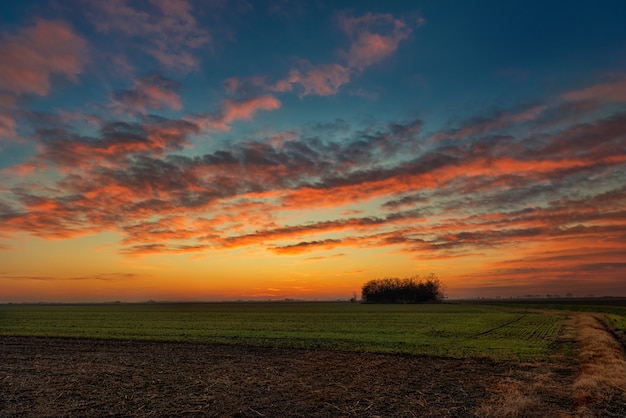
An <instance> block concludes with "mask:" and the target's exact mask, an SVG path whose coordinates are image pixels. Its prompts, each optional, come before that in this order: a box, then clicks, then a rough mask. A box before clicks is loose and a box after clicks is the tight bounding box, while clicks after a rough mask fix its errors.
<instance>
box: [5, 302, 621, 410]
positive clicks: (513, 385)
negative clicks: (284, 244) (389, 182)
mask: <svg viewBox="0 0 626 418" xmlns="http://www.w3.org/2000/svg"><path fill="white" fill-rule="evenodd" d="M559 306H560V307H559V308H558V309H554V308H552V309H551V308H550V307H549V306H545V305H544V306H539V305H521V304H518V305H516V304H505V305H502V304H498V305H489V304H437V305H361V304H348V303H214V304H102V305H44V304H41V305H0V417H2V416H75V415H80V416H100V415H123V416H162V415H168V416H441V417H443V416H459V417H461V416H485V417H487V416H492V417H500V416H501V417H505V416H511V417H513V416H581V417H582V416H623V414H624V413H625V412H626V397H625V396H624V393H625V391H626V373H622V371H626V362H624V358H623V357H624V353H623V349H622V347H621V346H620V345H619V344H618V343H617V342H616V341H615V339H614V338H613V337H612V336H611V335H610V333H609V332H608V329H610V328H611V327H612V325H611V323H613V324H614V325H615V324H617V325H619V324H622V323H623V320H624V315H623V313H624V312H623V309H624V308H622V307H595V308H592V307H589V306H569V307H568V308H566V309H564V308H563V307H562V306H561V305H559ZM597 312H603V313H601V314H599V313H597ZM603 338H607V342H605V343H602V344H596V343H597V342H598V341H602V339H603ZM611 343H614V344H615V347H612V349H611V350H612V351H610V352H608V351H606V350H605V349H606V347H608V346H610V345H611ZM603 350H604V351H603ZM605 351H606V352H605ZM603 356H604V357H603ZM594 362H599V363H601V364H596V363H594ZM602 365H604V366H602ZM606 365H610V370H607V369H606ZM602 367H604V368H602ZM622 375H625V377H623V378H622ZM598 376H601V378H599V377H598Z"/></svg>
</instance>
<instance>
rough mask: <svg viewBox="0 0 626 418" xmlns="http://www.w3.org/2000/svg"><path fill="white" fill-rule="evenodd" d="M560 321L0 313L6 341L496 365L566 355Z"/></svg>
mask: <svg viewBox="0 0 626 418" xmlns="http://www.w3.org/2000/svg"><path fill="white" fill-rule="evenodd" d="M565 319H566V316H564V315H563V314H561V313H557V312H555V313H537V312H533V311H528V310H526V309H524V308H521V309H518V308H509V307H499V306H484V305H469V304H438V305H361V304H348V303H206V304H103V305H0V335H20V336H55V337H88V338H113V339H139V340H155V341H179V342H203V343H220V344H246V345H254V346H267V347H289V348H322V349H332V350H349V351H369V352H385V353H406V354H417V355H427V356H447V357H458V358H468V357H488V358H494V359H521V360H531V359H547V358H549V357H550V356H551V355H553V354H555V353H556V352H557V351H559V350H561V351H563V350H564V349H566V348H567V347H566V345H564V344H558V343H557V340H558V335H559V332H560V330H561V328H562V325H563V323H564V321H565Z"/></svg>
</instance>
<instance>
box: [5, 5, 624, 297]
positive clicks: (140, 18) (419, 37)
mask: <svg viewBox="0 0 626 418" xmlns="http://www.w3.org/2000/svg"><path fill="white" fill-rule="evenodd" d="M625 21H626V7H625V6H624V3H623V1H622V0H616V1H610V0H603V1H585V0H582V1H576V2H558V1H547V2H546V1H545V0H541V1H535V0H524V1H516V0H513V1H505V2H503V1H499V0H498V1H496V0H493V1H490V0H480V1H478V0H477V1H445V0H444V1H440V0H437V1H435V0H430V1H429V0H423V1H419V0H416V1H394V0H390V1H385V2H380V1H365V0H364V1H358V0H355V1H324V0H318V1H315V0H312V1H289V0H273V1H252V0H249V1H245V0H228V1H226V0H223V1H222V0H110V1H100V0H49V1H36V0H24V1H20V2H2V4H1V5H0V57H2V58H1V60H0V302H38V301H54V302H103V301H114V300H120V301H145V300H181V301H182V300H188V301H199V300H230V299H243V300H270V299H284V298H294V299H311V300H313V299H318V300H325V299H335V298H346V299H347V298H350V297H352V296H353V295H354V294H357V295H359V294H360V289H361V286H362V285H363V284H364V283H365V282H367V281H368V280H372V279H377V278H383V277H409V276H415V275H419V276H421V277H425V276H428V275H429V274H431V273H434V274H436V275H437V276H438V277H439V279H440V280H441V281H442V283H443V284H444V286H445V293H446V295H447V297H449V298H451V299H454V298H469V297H497V296H500V297H518V296H525V295H541V296H545V295H561V296H565V295H568V294H570V295H574V296H589V295H595V296H626V25H625V24H624V22H625Z"/></svg>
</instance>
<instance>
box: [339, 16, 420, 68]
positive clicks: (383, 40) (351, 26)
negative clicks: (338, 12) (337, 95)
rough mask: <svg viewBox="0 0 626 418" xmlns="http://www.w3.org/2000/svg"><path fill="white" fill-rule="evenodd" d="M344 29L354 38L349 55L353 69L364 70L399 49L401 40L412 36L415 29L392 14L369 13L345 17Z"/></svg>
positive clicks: (346, 53) (342, 20)
mask: <svg viewBox="0 0 626 418" xmlns="http://www.w3.org/2000/svg"><path fill="white" fill-rule="evenodd" d="M341 26H342V28H343V30H344V31H345V32H346V33H347V34H348V36H350V38H351V39H352V45H351V46H350V49H349V50H348V52H345V53H344V55H345V58H346V60H347V62H348V65H349V66H350V67H352V68H358V69H363V68H365V67H369V66H370V65H373V64H376V63H378V62H380V61H382V60H384V59H385V58H387V57H388V56H389V55H391V54H393V53H394V52H395V51H396V50H397V49H398V45H399V43H400V41H402V40H404V39H406V38H408V37H409V35H410V34H411V32H412V29H411V28H410V27H409V26H408V25H407V24H406V23H405V22H404V21H403V20H400V19H395V18H394V17H393V16H392V15H390V14H373V13H367V14H365V15H363V16H361V17H343V18H342V19H341Z"/></svg>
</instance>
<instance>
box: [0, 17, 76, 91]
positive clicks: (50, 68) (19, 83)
mask: <svg viewBox="0 0 626 418" xmlns="http://www.w3.org/2000/svg"><path fill="white" fill-rule="evenodd" d="M0 56H1V57H2V60H1V61H0V89H3V90H6V91H8V92H11V93H13V94H18V95H19V94H28V93H30V94H38V95H40V96H45V95H47V94H48V92H49V91H50V77H51V76H52V74H61V75H64V76H65V77H67V78H69V79H70V80H72V81H75V80H76V77H77V76H78V75H79V74H80V73H81V72H82V69H83V67H84V65H85V63H86V61H87V42H86V41H85V40H84V39H83V38H82V37H80V36H79V35H77V34H75V33H74V32H73V31H72V29H71V28H70V27H69V26H68V25H66V24H65V23H63V22H58V21H50V20H43V19H39V20H37V21H36V22H35V24H34V26H31V27H27V28H23V29H22V30H20V31H19V32H18V34H17V35H8V36H4V37H3V39H2V40H1V41H0Z"/></svg>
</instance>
